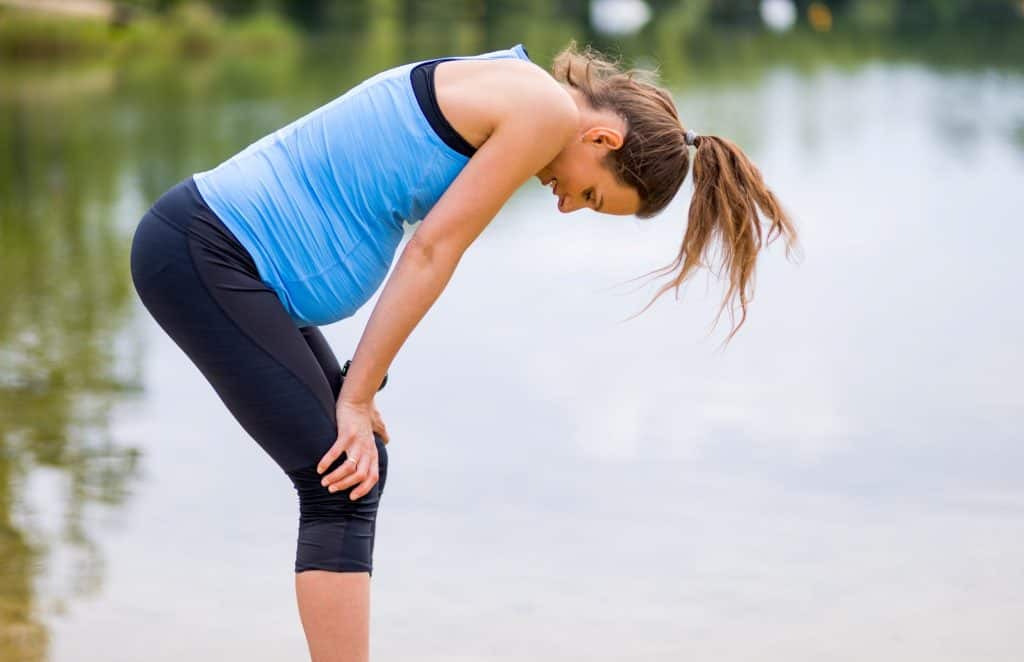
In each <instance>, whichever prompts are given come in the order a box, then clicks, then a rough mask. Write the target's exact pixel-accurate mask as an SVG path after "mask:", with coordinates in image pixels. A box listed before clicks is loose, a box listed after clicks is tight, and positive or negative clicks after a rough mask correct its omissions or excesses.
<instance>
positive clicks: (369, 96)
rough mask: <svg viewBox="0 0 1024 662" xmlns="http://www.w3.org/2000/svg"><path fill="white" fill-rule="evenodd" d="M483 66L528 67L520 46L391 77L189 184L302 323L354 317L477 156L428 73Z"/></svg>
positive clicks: (409, 68)
mask: <svg viewBox="0 0 1024 662" xmlns="http://www.w3.org/2000/svg"><path fill="white" fill-rule="evenodd" d="M487 59H520V60H525V61H527V62H529V61H530V58H529V55H528V54H527V52H526V49H525V48H524V47H523V46H522V44H517V45H516V46H514V47H512V48H510V49H506V50H499V51H493V52H490V53H483V54H480V55H471V56H461V57H447V58H438V59H435V60H427V61H420V62H413V63H410V64H405V65H401V66H398V67H394V68H392V69H388V70H386V71H383V72H381V73H379V74H377V75H375V76H373V77H371V78H369V79H367V80H365V81H363V82H362V83H360V84H359V85H357V86H356V87H354V88H352V89H350V90H349V91H347V92H345V93H344V94H342V95H341V96H340V97H338V98H336V99H334V100H333V101H330V102H328V103H327V104H325V105H323V106H321V107H319V108H317V109H316V110H314V111H312V112H311V113H309V114H307V115H305V116H303V117H301V118H299V119H297V120H295V121H294V122H292V123H291V124H288V125H287V126H285V127H283V128H281V129H278V130H277V131H275V132H273V133H271V134H270V135H268V136H265V137H263V138H261V139H260V140H258V141H256V142H255V143H253V144H251V145H249V146H248V147H246V148H245V149H244V150H242V151H241V152H239V153H238V154H236V155H235V156H233V157H231V158H230V159H228V160H227V161H225V162H224V163H221V164H220V165H218V166H217V167H216V168H214V169H212V170H207V171H205V172H200V173H196V174H195V175H193V178H194V180H195V183H196V187H197V188H198V189H199V193H200V195H202V197H203V200H204V201H205V202H206V204H207V205H208V206H209V207H210V208H211V209H212V210H213V211H214V212H215V213H216V214H217V216H218V217H219V218H220V219H221V221H222V222H223V223H224V225H225V226H227V228H228V229H229V230H230V231H231V232H232V234H234V235H235V237H236V238H237V239H238V241H239V242H240V243H241V244H242V245H243V246H244V247H245V248H246V250H248V251H249V253H250V254H251V255H252V258H253V261H254V262H255V263H256V268H257V270H258V271H259V274H260V277H261V278H262V279H263V282H265V283H266V284H267V285H268V286H269V287H270V288H271V289H272V290H273V291H274V292H275V293H276V294H277V296H278V298H279V299H280V300H281V303H282V304H283V305H284V307H285V310H287V311H288V314H289V315H290V316H291V318H292V320H293V321H294V322H295V324H296V325H297V326H309V325H321V324H329V323H331V322H336V321H338V320H340V319H343V318H345V317H349V316H351V315H352V314H353V313H355V312H356V310H357V309H358V308H359V307H360V306H362V305H363V304H364V303H365V302H366V301H367V300H368V299H369V298H370V297H371V296H372V295H373V293H374V292H375V291H376V290H377V288H378V287H379V286H380V284H381V282H382V281H383V280H384V277H385V276H386V275H387V272H388V269H389V267H390V266H391V262H392V260H393V259H394V254H395V250H396V249H397V247H398V244H399V242H400V241H401V239H402V234H403V226H402V223H403V221H407V222H409V223H415V222H417V221H420V220H422V219H423V218H424V217H425V216H426V215H427V212H429V211H430V209H431V208H432V207H433V206H434V204H436V203H437V200H438V199H439V198H440V197H441V195H442V194H443V193H444V192H445V190H446V189H447V188H448V187H449V186H450V185H451V183H452V181H453V180H454V179H455V177H456V176H457V175H458V174H459V172H461V170H462V169H463V167H465V165H466V163H467V162H468V161H469V158H470V156H472V151H473V150H472V146H471V145H469V144H468V143H466V141H465V140H464V139H462V137H461V136H459V135H458V133H457V132H456V131H455V130H454V129H452V128H451V126H450V125H449V124H448V122H447V121H446V120H444V117H443V115H441V112H440V108H439V107H438V105H437V99H436V96H435V95H434V94H433V91H434V88H433V67H432V66H431V67H424V66H422V65H427V64H431V65H435V66H436V63H437V62H441V61H446V60H487ZM414 79H416V83H417V84H416V85H415V86H414ZM417 92H418V93H419V94H417ZM460 141H461V144H460Z"/></svg>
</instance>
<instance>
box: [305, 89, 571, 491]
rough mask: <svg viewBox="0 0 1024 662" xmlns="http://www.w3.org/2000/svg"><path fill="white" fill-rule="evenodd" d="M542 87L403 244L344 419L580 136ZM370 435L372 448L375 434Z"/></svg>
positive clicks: (352, 372)
mask: <svg viewBox="0 0 1024 662" xmlns="http://www.w3.org/2000/svg"><path fill="white" fill-rule="evenodd" d="M542 89H543V91H542V92H538V93H536V94H537V95H538V96H540V99H537V100H533V101H532V103H531V102H530V101H526V100H524V99H522V98H520V99H519V100H518V104H516V105H517V111H516V112H509V113H507V116H505V117H503V118H502V120H501V121H500V122H499V123H498V125H497V127H496V128H495V130H494V132H493V133H492V135H491V136H490V137H489V138H488V139H487V141H486V142H484V144H483V145H481V146H480V149H479V150H477V152H476V153H475V154H474V155H473V157H472V158H471V159H470V160H469V162H468V163H467V164H466V166H465V167H464V168H463V170H462V171H461V172H460V173H459V175H458V176H457V177H456V178H455V180H454V181H453V182H452V184H451V186H449V187H448V190H447V191H445V193H444V194H443V195H442V196H441V198H440V199H439V200H438V202H437V204H436V205H434V207H433V208H432V209H431V211H430V212H429V213H428V214H427V216H426V218H424V219H423V221H422V222H421V223H420V226H419V227H418V228H417V229H416V232H415V234H414V235H413V236H412V237H411V238H410V240H409V242H408V243H407V244H406V247H405V250H404V251H403V252H402V255H401V257H400V258H399V260H398V262H397V264H396V265H395V269H394V271H393V272H392V274H391V277H390V278H389V279H388V282H387V283H386V284H385V286H384V289H383V291H382V292H381V295H380V298H379V299H378V301H377V305H376V306H375V307H374V309H373V313H372V314H371V315H370V319H369V321H368V322H367V324H366V328H365V329H364V331H363V335H362V338H361V339H360V341H359V344H358V346H357V347H356V352H355V355H354V357H353V359H352V365H351V366H350V368H349V371H348V374H347V375H346V377H345V383H344V386H343V387H342V389H341V394H340V396H339V398H338V414H339V419H340V417H342V416H348V417H357V418H358V417H359V416H360V415H361V413H362V412H368V411H369V409H370V405H371V403H372V400H373V396H374V393H376V390H377V386H378V385H379V384H380V383H381V381H382V380H383V379H384V375H385V374H386V373H387V370H388V367H389V366H390V365H391V362H392V360H393V359H394V357H395V355H396V354H397V353H398V350H399V349H400V348H401V346H402V345H403V344H404V343H405V341H406V339H407V338H408V337H409V334H410V333H412V330H413V329H414V328H415V327H416V325H417V324H418V323H419V321H420V320H421V319H422V318H423V316H424V315H425V314H426V312H427V310H429V309H430V307H431V306H432V305H433V303H434V301H436V300H437V298H438V296H440V294H441V292H442V290H444V288H445V286H446V285H447V283H448V281H449V280H450V279H451V276H452V274H453V273H454V271H455V267H456V266H457V265H458V262H459V260H460V259H461V257H462V255H463V253H464V252H465V250H466V249H467V248H468V247H469V245H470V244H471V243H472V242H473V240H474V239H476V237H477V236H479V234H480V233H481V232H483V230H484V228H485V227H486V226H487V224H488V223H489V222H490V221H491V220H492V219H493V218H494V216H495V215H496V214H497V213H498V211H499V210H500V209H501V207H502V205H503V204H504V203H505V202H506V201H507V200H508V198H509V197H510V196H511V195H512V194H513V193H514V192H515V191H516V189H517V188H519V186H521V185H522V184H523V182H525V181H526V180H527V179H529V178H530V177H531V176H533V175H534V174H535V173H536V172H537V171H538V170H540V169H541V168H543V167H544V166H545V165H547V164H548V163H549V162H550V161H551V160H552V159H553V158H554V157H555V156H556V155H557V154H558V152H559V151H560V150H561V149H562V147H563V146H564V145H565V143H566V141H568V140H569V139H570V138H571V137H572V135H573V134H574V132H575V131H576V129H577V126H578V116H577V110H576V107H575V105H574V103H573V102H572V99H571V98H569V96H568V95H566V94H564V93H562V92H561V91H560V90H552V89H551V88H542ZM523 108H538V109H540V108H543V110H542V111H537V112H523V111H522V109H523ZM339 425H340V423H339ZM344 434H345V432H344V431H342V430H339V439H338V442H336V443H335V445H334V447H332V449H331V450H330V451H329V452H328V453H327V455H325V456H324V458H323V459H322V460H321V462H320V465H319V467H318V469H319V470H320V471H321V472H323V471H324V470H326V468H327V467H328V466H329V465H330V464H331V463H332V462H333V461H334V460H335V459H337V457H338V456H339V455H340V454H341V452H342V451H343V450H345V449H346V448H347V447H348V444H350V443H352V440H351V439H342V438H341V437H342V435H344ZM352 434H359V435H360V436H362V435H363V434H366V433H365V431H356V432H353V433H352ZM368 436H370V439H369V448H372V449H373V451H375V450H376V449H375V447H374V446H373V440H372V434H370V435H368ZM367 452H369V451H367ZM373 454H374V456H375V452H374V453H373ZM361 467H362V463H361V462H360V468H361ZM375 471H376V467H375V466H371V467H368V469H367V476H372V475H373V474H374V473H375ZM339 472H342V473H341V474H339ZM347 473H349V472H348V471H344V470H342V469H339V470H336V471H334V472H332V473H331V474H330V475H328V476H327V477H325V479H324V484H325V485H330V484H332V483H334V482H335V474H338V475H339V476H344V475H346V474H347ZM373 482H375V480H374V481H373ZM373 482H370V481H365V482H364V483H363V484H362V485H360V486H359V488H357V489H356V490H353V492H352V498H358V496H361V494H363V493H365V491H369V489H370V488H371V487H372V486H373Z"/></svg>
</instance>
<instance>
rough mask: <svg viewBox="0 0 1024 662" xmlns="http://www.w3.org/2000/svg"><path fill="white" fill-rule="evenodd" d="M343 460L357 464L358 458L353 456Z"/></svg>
mask: <svg viewBox="0 0 1024 662" xmlns="http://www.w3.org/2000/svg"><path fill="white" fill-rule="evenodd" d="M345 461H346V462H355V463H356V464H359V460H357V459H355V458H354V457H349V458H346V459H345Z"/></svg>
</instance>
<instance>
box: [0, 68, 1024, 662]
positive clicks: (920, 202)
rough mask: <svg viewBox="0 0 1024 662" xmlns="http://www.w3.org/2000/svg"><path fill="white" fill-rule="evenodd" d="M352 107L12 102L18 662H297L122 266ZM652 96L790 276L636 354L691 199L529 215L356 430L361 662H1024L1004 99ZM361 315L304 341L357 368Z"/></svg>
mask: <svg viewBox="0 0 1024 662" xmlns="http://www.w3.org/2000/svg"><path fill="white" fill-rule="evenodd" d="M535 59H537V60H540V58H539V57H535ZM360 66H364V67H369V65H367V64H366V63H362V64H360ZM371 70H372V68H364V69H359V68H358V67H356V65H353V66H352V67H351V68H350V69H337V68H333V67H331V66H320V67H315V68H313V69H312V70H310V71H308V72H306V74H305V75H303V76H302V77H298V76H297V75H296V73H295V72H296V71H297V69H292V68H288V67H287V66H284V65H282V68H281V69H279V70H278V69H274V68H269V69H266V70H255V69H247V68H246V67H245V65H244V64H238V63H235V64H231V65H225V66H213V65H210V66H208V67H201V66H200V67H195V68H194V69H193V70H190V71H189V73H188V74H187V75H186V74H184V73H181V72H178V71H176V70H175V68H174V67H168V68H166V69H162V70H156V71H142V72H139V71H133V72H128V73H124V72H117V71H114V70H111V69H108V68H104V67H95V68H88V69H82V68H75V69H71V70H54V69H49V68H48V69H46V70H38V69H35V68H27V67H26V68H22V69H15V70H11V69H8V70H7V71H5V72H4V73H3V76H2V79H3V81H4V85H3V86H2V89H3V91H2V92H0V132H2V133H0V135H3V137H4V143H5V152H6V154H5V156H4V157H3V158H2V159H0V193H2V195H0V200H2V202H0V258H2V259H0V276H2V278H3V287H2V288H0V348H2V350H0V352H2V353H0V368H2V374H0V416H2V417H3V418H2V425H0V435H2V436H0V439H2V442H3V446H2V449H3V455H2V456H0V552H2V555H0V556H2V558H3V568H2V570H0V618H2V619H3V620H2V622H0V627H2V631H3V633H2V635H0V636H2V642H3V643H2V646H3V648H0V654H2V655H0V657H3V659H5V660H7V659H12V660H14V659H29V660H43V659H48V660H53V661H55V662H64V661H72V660H74V661H77V660H103V661H108V662H114V661H125V662H127V661H134V660H140V659H146V660H151V661H164V660H166V661H170V660H181V659H189V660H222V659H242V658H244V659H246V660H249V661H250V662H256V661H263V660H267V661H270V660H282V659H296V660H297V659H304V657H303V656H304V655H305V644H304V641H303V638H302V634H301V629H300V627H299V623H298V618H297V614H296V611H295V606H294V597H293V575H292V572H291V564H292V559H293V553H294V535H295V525H296V504H295V497H294V493H293V491H292V488H291V486H290V484H289V483H288V481H287V480H286V479H285V477H284V476H283V475H282V474H281V473H280V471H279V470H278V469H277V467H276V466H275V465H274V464H273V463H272V462H270V461H269V460H268V459H267V458H266V457H265V456H264V455H263V454H262V453H261V452H260V451H259V450H258V448H257V447H256V445H255V444H254V443H253V442H252V441H251V440H249V439H248V438H247V437H246V436H245V434H244V433H243V432H242V431H241V429H240V428H239V427H238V425H237V424H236V423H235V422H234V420H233V419H232V418H231V417H230V415H229V414H228V413H227V411H226V410H225V409H224V408H223V406H222V405H221V403H220V402H219V400H217V398H216V396H215V394H214V393H213V391H212V389H210V387H209V386H208V385H207V384H206V382H205V381H204V380H203V378H202V376H201V375H200V374H199V372H198V371H197V370H196V369H195V368H194V367H193V366H192V365H191V364H190V363H189V362H188V361H187V360H186V359H185V357H184V355H182V354H181V353H180V352H179V350H178V349H177V348H176V346H174V345H173V344H172V343H171V341H170V340H169V339H168V338H167V337H165V336H164V335H163V333H162V332H161V331H160V330H159V328H158V327H157V326H156V325H155V323H154V322H153V321H152V320H151V319H150V318H149V317H148V315H147V314H146V313H145V311H144V309H143V308H142V307H141V304H140V303H139V302H138V301H137V299H136V297H135V294H134V291H133V290H132V289H131V287H130V280H129V276H128V263H127V254H128V245H129V244H128V242H129V239H130V236H131V232H132V229H133V227H134V224H135V223H136V222H137V220H138V218H139V217H140V215H141V214H142V213H143V211H144V210H145V209H146V208H147V207H148V205H149V204H150V203H151V202H152V201H153V200H154V199H155V198H156V197H157V196H158V195H159V194H160V193H161V192H162V191H163V190H164V189H166V188H167V187H169V186H170V185H172V184H173V183H175V182H176V181H178V180H179V179H181V178H182V177H184V176H185V175H187V174H189V173H191V172H193V171H196V170H200V169H205V168H207V167H210V166H212V165H214V164H216V163H217V162H218V161H219V160H220V159H221V158H223V157H225V156H227V155H230V154H231V153H233V152H234V151H236V150H237V149H239V148H241V147H242V146H243V145H245V144H246V143H247V142H248V141H250V140H252V139H254V138H256V137H259V136H260V135H263V134H264V133H265V132H267V131H270V130H272V129H274V128H276V127H278V126H280V125H282V124H284V123H285V122H287V121H289V120H290V119H292V118H293V117H296V116H298V115H299V114H301V113H303V112H305V111H306V110H308V109H310V108H312V107H315V106H316V105H317V104H318V103H321V102H323V101H325V100H327V99H329V98H331V97H333V96H334V95H336V94H337V93H340V92H341V91H343V90H344V89H345V88H346V87H348V86H349V85H351V84H352V83H353V82H355V81H358V80H359V79H360V78H361V77H362V76H363V75H366V73H367V72H368V71H371ZM670 82H671V83H672V85H673V88H674V89H675V91H676V95H677V101H678V104H679V106H680V110H681V113H682V115H683V118H684V120H685V121H686V122H687V123H688V124H689V125H690V126H692V127H694V128H696V129H697V130H698V131H700V132H703V133H717V134H721V135H724V136H727V137H730V138H732V139H734V140H736V141H737V142H738V143H740V144H741V145H742V146H743V147H744V148H745V149H746V150H747V152H748V153H749V154H750V155H751V157H752V158H753V159H754V160H755V161H756V163H757V164H758V165H759V167H760V168H761V170H762V172H763V173H764V175H765V177H766V179H767V181H768V183H769V184H770V185H771V186H772V187H773V189H774V190H775V192H776V193H777V194H778V196H779V197H780V199H781V200H782V201H783V203H784V204H785V205H786V207H787V208H788V209H789V210H790V211H791V212H792V214H793V216H794V218H795V220H796V222H797V224H798V227H799V229H800V231H801V239H802V246H803V250H804V254H805V259H804V260H803V262H802V263H800V264H798V265H796V264H793V263H790V262H787V261H786V260H785V259H784V256H783V251H782V246H781V243H777V244H773V245H772V246H771V247H770V248H769V249H768V250H767V251H766V252H765V253H764V254H763V257H762V260H761V263H760V265H759V269H758V279H757V290H756V297H755V300H754V302H753V304H752V306H751V309H750V315H749V319H748V321H747V323H746V325H745V326H744V327H743V329H742V330H741V331H740V332H739V334H738V335H737V336H736V338H735V339H734V340H733V342H732V343H731V344H730V345H729V347H728V349H727V350H725V351H724V352H723V351H720V350H719V349H718V346H719V343H720V342H721V340H722V339H723V338H724V336H725V333H726V332H727V331H728V319H727V317H726V318H723V322H722V325H721V326H720V328H719V329H718V330H717V331H715V332H714V333H711V334H709V333H708V327H709V323H710V322H711V320H712V318H713V317H714V313H715V311H716V306H717V303H718V300H719V297H720V295H721V290H720V289H719V285H718V284H716V282H715V281H713V280H708V279H706V278H705V277H704V276H701V277H699V278H697V279H695V280H694V281H693V282H692V283H690V285H689V286H688V287H687V288H686V289H684V291H683V296H682V297H681V298H680V300H679V301H678V302H676V301H673V300H672V297H671V295H668V296H666V297H665V298H663V299H662V300H661V301H659V303H658V304H657V305H655V306H654V307H653V308H652V309H651V310H649V311H648V312H647V313H646V314H644V315H643V316H641V317H638V318H636V319H634V320H631V321H628V322H624V321H623V320H624V319H625V318H627V317H629V316H630V315H631V314H632V313H634V312H636V311H637V310H639V309H640V308H641V307H642V306H643V305H644V304H645V303H646V301H647V299H648V297H649V295H650V294H651V293H652V292H653V289H654V288H653V286H647V287H645V288H640V289H636V287H635V286H633V285H630V284H626V281H628V280H629V279H630V278H633V277H635V276H638V275H640V274H643V273H645V272H647V271H649V270H651V269H653V268H655V267H658V266H661V265H662V264H664V263H666V262H668V261H669V260H670V259H671V258H672V257H673V255H674V254H675V251H676V250H677V248H678V242H679V240H680V238H681V236H682V231H683V228H684V223H685V215H686V207H687V203H688V199H689V194H690V191H691V187H690V184H689V182H688V183H687V184H686V186H685V187H684V191H683V193H682V194H681V195H680V196H679V198H678V199H677V200H676V201H675V202H674V203H673V205H672V206H671V207H670V208H669V209H668V210H667V211H666V212H665V213H664V214H662V215H661V216H659V217H658V218H656V219H653V220H649V221H639V220H634V219H629V218H619V217H602V216H600V215H596V214H592V213H589V212H579V213H576V214H573V215H569V216H563V215H561V214H559V213H558V211H557V210H556V208H555V205H554V198H553V197H552V196H551V195H550V192H549V191H548V190H546V189H544V188H543V187H541V186H540V185H539V184H537V183H536V181H533V182H530V183H528V184H526V185H525V186H524V187H523V188H522V189H521V190H520V191H519V193H518V194H517V195H516V196H515V197H514V199H513V200H512V201H510V203H509V204H508V205H507V206H506V208H505V209H504V210H503V211H502V212H501V214H500V215H499V216H498V217H497V218H496V219H495V220H494V221H493V223H492V224H491V225H490V227H489V228H488V229H487V230H486V231H485V232H484V234H483V235H482V236H481V238H480V239H479V240H478V241H477V242H476V243H475V244H474V246H473V247H472V248H471V249H470V250H469V252H468V253H467V255H466V256H465V258H464V259H463V261H462V263H461V264H460V266H459V268H458V271H457V272H456V275H455V277H454V279H453V280H452V282H451V284H450V285H449V286H448V288H447V290H446V291H445V293H444V294H443V296H442V297H441V299H440V300H439V301H438V302H437V304H436V305H435V306H434V307H433V308H432V310H431V311H430V312H429V314H428V315H427V317H426V319H425V320H424V322H423V323H422V324H421V325H420V327H419V328H418V329H417V330H416V331H415V332H414V334H413V336H412V338H411V339H410V340H409V341H408V343H407V344H406V345H405V347H404V348H403V349H402V351H401V353H400V355H399V356H398V358H397V359H396V361H395V363H394V364H393V366H392V370H391V381H390V382H389V385H388V387H387V388H386V389H385V390H384V391H382V392H381V394H380V396H379V397H378V405H379V407H380V409H381V411H382V413H383V415H384V418H385V420H386V422H387V424H388V428H389V430H390V432H391V437H392V441H391V443H390V444H389V447H388V448H389V453H390V460H391V464H390V471H389V477H388V483H387V489H386V492H385V496H384V497H383V501H382V507H381V513H380V516H379V522H378V534H377V536H378V538H377V545H376V554H375V572H374V577H373V612H372V623H373V624H372V648H373V651H374V659H375V660H403V661H412V660H416V661H418V662H419V661H422V662H427V661H431V662H432V661H438V662H440V661H442V660H444V661H456V660H467V661H468V660H489V661H495V662H497V661H501V662H506V661H507V662H512V661H517V662H518V661H520V660H522V661H526V660H537V659H541V660H567V661H568V660H580V661H582V660H587V661H608V662H611V661H616V662H620V661H623V660H637V661H645V662H648V661H659V662H660V661H664V662H674V661H677V660H684V659H685V660H715V661H716V662H723V661H730V660H735V661H739V660H750V659H758V660H765V661H768V660H779V661H783V660H785V661H787V662H789V661H792V660H822V659H828V660H836V661H838V660H864V659H893V660H896V659H898V660H908V661H909V660H922V661H925V660H927V661H928V662H936V661H939V660H986V661H1006V662H1010V661H1012V660H1019V659H1021V657H1022V656H1024V629H1022V628H1021V624H1022V623H1024V598H1022V596H1024V564H1022V563H1021V559H1022V558H1024V482H1022V480H1021V476H1022V475H1024V443H1022V442H1024V432H1022V430H1024V389H1022V388H1021V386H1020V378H1021V375H1022V374H1024V352H1022V350H1021V341H1022V338H1024V309H1022V307H1021V306H1020V305H1019V304H1018V303H1017V302H1018V297H1019V291H1020V283H1021V278H1020V275H1019V252H1020V246H1022V245H1024V223H1022V220H1024V213H1022V209H1024V190H1022V185H1024V73H1022V71H1021V68H1020V67H1011V66H1006V65H1005V64H996V65H991V66H988V65H984V64H977V63H972V64H971V65H970V66H962V67H958V66H949V64H948V63H943V64H941V65H940V64H938V63H936V62H933V61H931V60H929V59H928V58H926V57H921V58H913V57H911V58H903V57H900V58H895V57H892V58H890V57H874V56H872V55H871V54H865V55H863V56H861V57H856V58H852V59H851V58H845V59H843V60H841V61H836V60H829V59H828V58H823V59H822V61H820V62H817V63H816V64H815V65H814V66H807V65H806V63H794V62H786V61H781V62H778V63H774V62H768V63H765V64H763V65H762V66H759V67H753V68H748V69H746V70H744V71H743V72H742V75H735V76H733V75H731V74H730V73H729V70H728V69H726V70H724V71H723V70H722V69H715V70H714V72H713V73H707V74H701V73H700V72H697V71H693V70H689V71H687V72H686V74H685V75H682V74H681V75H679V76H678V78H677V79H675V80H671V81H670ZM372 303H373V302H371V303H370V304H367V305H366V306H365V307H364V308H363V310H362V311H361V312H360V314H358V315H357V316H356V317H354V318H351V319H348V320H345V321H343V322H340V323H338V324H334V325H331V326H329V327H326V328H325V329H324V331H325V334H326V335H327V337H328V338H329V340H330V342H331V344H332V345H333V347H334V349H335V351H336V353H337V354H338V356H339V357H340V358H341V359H342V360H344V359H345V358H346V357H348V356H350V355H351V351H352V350H353V349H354V347H355V344H356V342H357V341H358V338H359V335H360V333H361V331H362V328H363V325H364V323H365V321H366V319H367V317H368V315H369V312H370V311H371V310H372Z"/></svg>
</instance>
